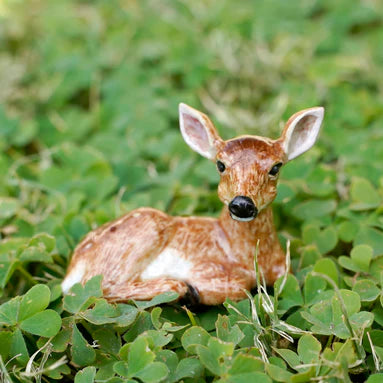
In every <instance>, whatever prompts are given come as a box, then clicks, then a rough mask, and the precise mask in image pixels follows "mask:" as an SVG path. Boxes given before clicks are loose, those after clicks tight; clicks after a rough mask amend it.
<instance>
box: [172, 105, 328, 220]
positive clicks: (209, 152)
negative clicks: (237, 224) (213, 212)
mask: <svg viewBox="0 0 383 383" xmlns="http://www.w3.org/2000/svg"><path fill="white" fill-rule="evenodd" d="M179 112H180V127H181V133H182V136H183V138H184V140H185V141H186V143H187V144H188V145H189V146H190V147H191V148H192V149H193V150H195V151H196V152H198V153H199V154H201V155H202V156H204V157H206V158H208V159H210V160H212V161H215V162H216V164H217V169H218V172H219V173H220V176H221V180H220V183H219V186H218V195H219V198H220V199H221V201H222V202H223V203H225V204H226V205H227V206H228V207H229V211H230V214H231V217H232V218H233V219H235V220H238V221H251V220H252V219H254V218H255V217H256V216H257V214H258V213H259V212H260V211H261V210H262V209H264V208H265V207H266V206H268V205H269V204H270V203H271V202H272V201H273V200H274V198H275V196H276V194H277V191H276V186H277V180H278V175H279V170H280V168H281V167H282V166H283V165H284V164H285V163H286V162H288V161H290V160H292V159H293V158H295V157H298V156H299V155H301V154H302V153H304V152H306V151H307V150H308V149H310V148H311V147H312V146H313V145H314V143H315V140H316V138H317V136H318V133H319V129H320V126H321V124H322V120H323V114H324V109H323V108H322V107H316V108H310V109H305V110H302V111H300V112H298V113H296V114H294V115H293V116H291V117H290V119H289V120H288V121H287V123H286V125H285V128H284V129H283V132H282V135H281V137H280V138H278V139H277V140H272V139H270V138H266V137H258V136H240V137H236V138H233V139H231V140H228V141H224V140H222V139H221V137H220V136H219V135H218V133H217V131H216V129H215V128H214V125H213V123H212V122H211V121H210V119H209V118H208V117H207V116H206V115H205V114H203V113H201V112H199V111H198V110H196V109H193V108H191V107H190V106H188V105H185V104H180V107H179Z"/></svg>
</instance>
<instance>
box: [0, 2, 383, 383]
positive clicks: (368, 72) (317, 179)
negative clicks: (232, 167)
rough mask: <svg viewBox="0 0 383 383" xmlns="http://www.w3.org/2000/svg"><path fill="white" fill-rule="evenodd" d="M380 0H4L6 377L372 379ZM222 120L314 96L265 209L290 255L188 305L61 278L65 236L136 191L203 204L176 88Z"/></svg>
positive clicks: (212, 189) (204, 210)
mask: <svg viewBox="0 0 383 383" xmlns="http://www.w3.org/2000/svg"><path fill="white" fill-rule="evenodd" d="M382 24H383V7H382V5H381V3H380V2H378V1H370V2H358V3H357V2H355V3H353V4H351V3H350V2H349V1H346V0H337V1H330V0H324V1H320V2H319V1H303V2H301V1H297V0H291V1H289V2H283V1H277V0H271V1H257V2H252V1H246V0H245V1H242V2H241V3H240V4H238V3H234V2H230V1H220V2H216V1H210V0H206V1H202V0H199V1H194V2H186V1H167V0H165V1H162V2H155V1H149V0H145V1H142V2H133V1H117V0H111V1H101V0H99V1H94V2H88V1H79V0H78V1H74V0H71V1H66V2H60V1H58V0H50V1H44V0H32V1H29V2H26V1H12V0H3V1H1V2H0V84H1V86H0V289H1V298H0V299H1V301H0V303H1V306H0V326H1V330H2V331H1V332H0V356H1V359H0V377H1V378H0V380H2V381H4V382H53V381H55V380H63V381H68V382H69V381H73V380H75V382H77V383H82V382H93V381H96V382H135V381H136V382H137V381H141V382H145V383H146V382H148V383H150V382H160V381H162V382H179V381H180V382H181V381H183V382H185V383H192V382H213V381H214V382H232V383H234V382H235V383H237V382H248V381H257V382H273V381H275V382H309V381H312V382H338V381H339V382H360V381H366V380H368V382H369V383H373V382H379V381H381V379H382V373H381V372H380V371H381V369H382V363H383V341H382V339H383V331H382V326H383V308H382V303H383V300H382V286H383V274H382V265H383V257H382V256H383V232H382V230H383V219H382V211H383V210H382V196H383V177H382V174H383V149H382V145H381V142H382V140H383V133H382V128H381V126H382V123H383V117H382V116H383V106H382V105H383V102H382V101H383V65H382V64H383V54H382V50H381V41H382V39H383V28H382ZM179 102H186V103H188V104H190V105H192V106H194V107H196V108H198V109H200V110H202V111H205V112H206V113H207V114H208V115H209V116H210V117H211V118H212V119H213V121H214V122H215V123H216V125H217V127H218V129H219V131H220V133H221V134H222V136H223V137H224V138H230V137H233V136H235V135H239V134H244V133H247V134H258V135H265V136H270V137H277V136H278V134H279V133H280V132H281V128H282V126H283V121H286V119H287V118H288V117H289V116H290V115H291V114H293V113H294V112H296V111H298V110H301V109H303V108H306V107H310V106H315V105H323V106H324V107H325V108H326V115H325V122H324V126H323V129H322V132H321V136H320V140H319V142H318V143H317V144H316V145H315V147H314V148H313V149H312V150H310V151H309V152H308V153H306V154H305V155H304V156H302V157H300V158H299V159H297V160H295V161H293V162H292V163H291V164H288V165H287V166H286V167H285V168H284V169H283V171H282V174H281V181H280V184H279V192H278V197H277V199H276V201H275V202H274V204H273V206H274V214H275V218H276V222H277V225H278V232H279V235H280V239H281V241H282V243H284V244H285V243H286V242H287V241H289V242H290V254H291V267H292V271H293V273H292V274H290V275H286V276H284V277H283V278H281V279H280V280H279V281H277V285H276V286H274V288H267V289H266V288H265V287H264V286H262V284H259V285H258V288H257V289H256V291H254V292H253V294H254V295H253V296H251V295H249V297H248V299H246V300H243V301H241V302H237V303H235V302H230V301H227V302H226V303H225V304H224V305H223V306H218V307H209V308H205V309H204V310H199V311H196V312H192V311H190V310H188V309H185V308H183V307H180V306H179V305H178V304H176V303H174V302H173V301H174V299H175V296H174V295H173V294H164V295H161V296H159V297H157V298H155V299H154V300H153V301H152V302H145V303H142V302H141V303H140V302H130V303H129V304H128V303H127V304H118V305H110V304H108V303H107V302H106V301H105V300H104V299H103V298H102V293H101V289H100V279H99V278H97V277H96V278H94V279H92V280H91V281H89V282H88V283H87V285H86V286H85V287H81V286H76V287H75V288H74V291H73V295H72V296H66V297H65V298H64V297H63V296H62V294H61V290H60V287H59V285H60V282H61V280H62V277H63V276H64V274H65V271H66V267H67V264H68V261H69V258H70V256H71V253H72V251H73V249H74V247H75V246H76V244H77V243H78V242H79V241H80V240H81V238H82V237H83V236H84V235H85V234H86V233H87V232H88V231H89V230H91V229H92V228H95V227H97V226H99V225H101V224H103V223H105V222H107V221H110V220H112V219H114V218H116V217H118V216H119V215H121V214H123V213H125V212H128V211H130V210H132V209H135V208H137V207H140V206H152V207H155V208H159V209H162V210H164V211H166V212H168V213H169V214H174V215H175V214H178V215H183V214H196V215H210V216H216V215H218V214H219V210H220V208H221V203H220V201H219V200H218V198H217V192H216V187H217V182H218V175H217V173H216V170H215V167H214V165H213V164H211V163H209V162H208V161H206V160H205V159H203V158H199V157H198V155H196V154H195V153H193V152H192V151H191V150H189V149H188V148H187V146H186V144H184V142H183V141H182V138H181V135H180V133H179V129H178V120H177V119H178V117H177V105H178V103H179Z"/></svg>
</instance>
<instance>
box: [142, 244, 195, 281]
mask: <svg viewBox="0 0 383 383" xmlns="http://www.w3.org/2000/svg"><path fill="white" fill-rule="evenodd" d="M192 266H193V264H192V262H190V261H188V260H186V259H183V258H181V257H180V255H179V252H178V251H176V250H174V249H166V250H164V251H163V252H162V253H160V254H159V255H158V256H157V257H156V259H155V260H154V261H152V262H151V263H150V264H149V265H148V266H147V267H146V269H145V270H144V271H143V272H142V274H141V279H143V280H147V279H155V278H161V277H169V278H175V279H181V280H185V279H189V278H190V270H191V269H192Z"/></svg>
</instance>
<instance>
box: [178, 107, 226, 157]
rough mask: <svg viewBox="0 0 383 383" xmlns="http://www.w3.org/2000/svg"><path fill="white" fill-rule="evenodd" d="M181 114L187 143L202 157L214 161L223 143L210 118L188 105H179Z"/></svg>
mask: <svg viewBox="0 0 383 383" xmlns="http://www.w3.org/2000/svg"><path fill="white" fill-rule="evenodd" d="M179 112H180V128H181V133H182V137H183V138H184V140H185V142H186V143H187V144H188V145H189V146H190V147H191V148H192V149H193V150H195V151H196V152H197V153H199V154H201V156H204V157H206V158H208V159H209V160H214V159H215V156H216V154H217V151H218V149H219V147H220V145H221V144H222V142H223V141H222V139H221V137H220V136H219V135H218V133H217V131H216V130H215V128H214V125H213V123H212V122H211V121H210V119H209V117H208V116H206V114H203V113H201V112H199V111H198V110H197V109H194V108H192V107H190V106H188V105H186V104H180V105H179Z"/></svg>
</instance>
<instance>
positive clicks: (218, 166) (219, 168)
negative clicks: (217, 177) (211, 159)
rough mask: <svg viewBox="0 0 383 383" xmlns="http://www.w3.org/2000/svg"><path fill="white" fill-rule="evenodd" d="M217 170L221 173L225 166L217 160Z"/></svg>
mask: <svg viewBox="0 0 383 383" xmlns="http://www.w3.org/2000/svg"><path fill="white" fill-rule="evenodd" d="M217 169H218V171H219V172H220V173H223V172H224V171H225V169H226V166H225V164H224V163H223V162H221V161H219V160H218V161H217Z"/></svg>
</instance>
